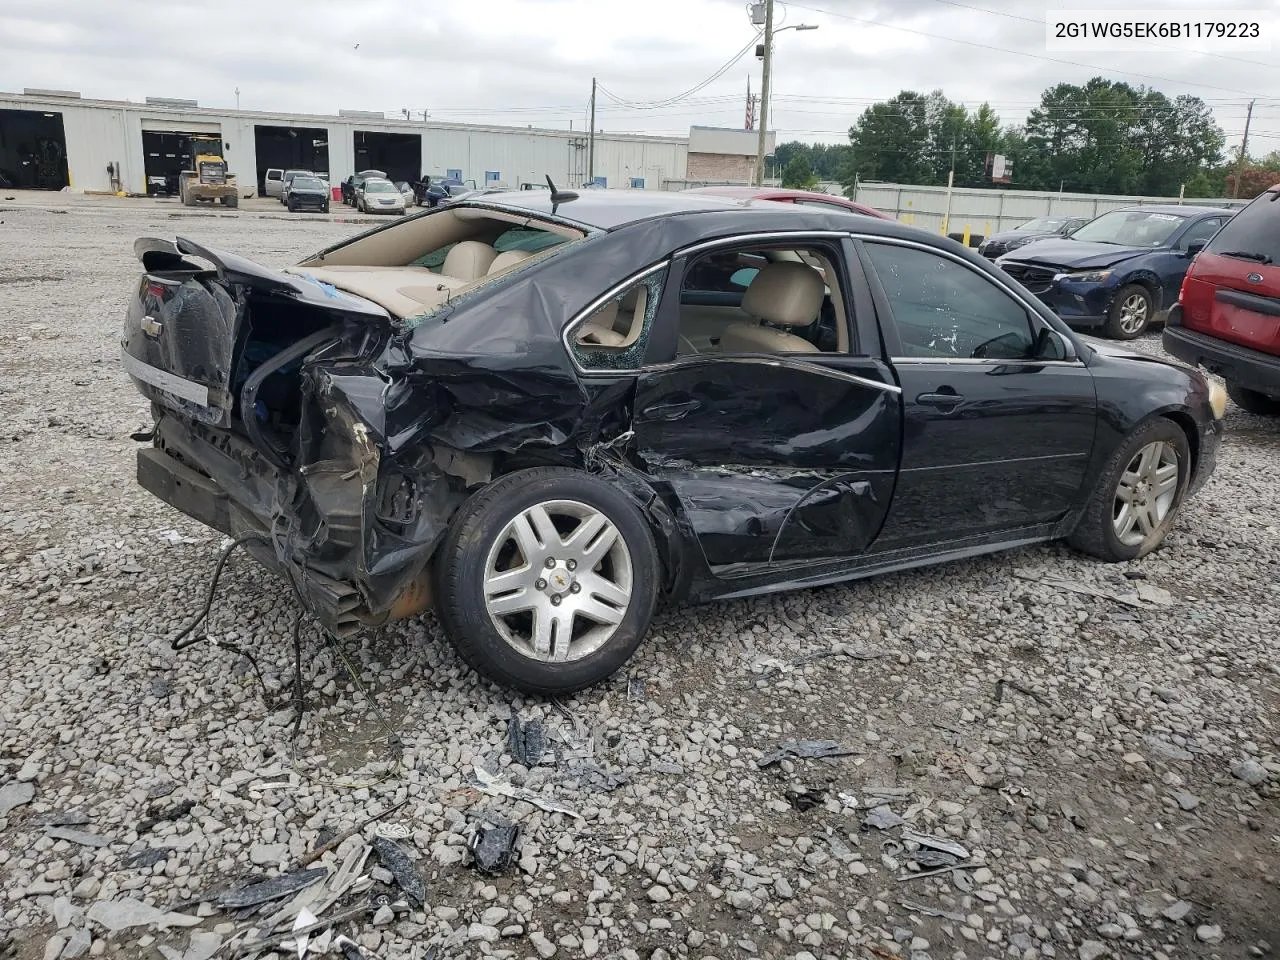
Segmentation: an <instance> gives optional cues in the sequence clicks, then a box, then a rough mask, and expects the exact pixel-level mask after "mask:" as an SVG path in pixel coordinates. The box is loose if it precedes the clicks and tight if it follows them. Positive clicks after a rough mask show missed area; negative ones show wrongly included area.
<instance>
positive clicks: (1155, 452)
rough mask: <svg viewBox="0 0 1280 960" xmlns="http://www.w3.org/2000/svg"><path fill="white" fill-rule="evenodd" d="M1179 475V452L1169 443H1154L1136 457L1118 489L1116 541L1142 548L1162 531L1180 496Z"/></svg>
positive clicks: (1114, 508) (1113, 519) (1114, 512)
mask: <svg viewBox="0 0 1280 960" xmlns="http://www.w3.org/2000/svg"><path fill="white" fill-rule="evenodd" d="M1179 475H1180V470H1179V461H1178V451H1177V449H1176V448H1175V447H1174V445H1173V444H1172V443H1169V442H1168V441H1167V440H1154V441H1152V442H1151V443H1148V444H1147V445H1146V446H1145V447H1143V448H1142V449H1141V450H1139V451H1138V452H1137V453H1135V454H1134V455H1133V459H1131V460H1130V461H1129V464H1128V466H1127V467H1125V470H1124V473H1122V474H1120V482H1119V484H1118V485H1117V486H1116V496H1115V503H1114V504H1113V506H1112V511H1111V524H1112V527H1113V528H1114V529H1115V532H1116V539H1118V540H1119V541H1120V542H1121V543H1123V544H1124V545H1125V546H1128V547H1140V546H1142V543H1143V541H1144V540H1146V539H1147V538H1148V537H1150V536H1151V535H1152V534H1154V533H1155V532H1156V531H1157V530H1159V529H1160V527H1161V525H1162V524H1163V523H1164V520H1165V518H1166V517H1167V516H1169V511H1170V510H1172V509H1173V505H1174V499H1175V498H1176V497H1177V495H1178V477H1179Z"/></svg>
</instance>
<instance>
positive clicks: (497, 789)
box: [472, 759, 584, 820]
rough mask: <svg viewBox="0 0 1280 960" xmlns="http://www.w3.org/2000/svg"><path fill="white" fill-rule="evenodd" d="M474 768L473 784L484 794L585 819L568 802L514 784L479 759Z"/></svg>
mask: <svg viewBox="0 0 1280 960" xmlns="http://www.w3.org/2000/svg"><path fill="white" fill-rule="evenodd" d="M473 769H474V770H475V779H474V781H473V783H472V786H474V787H475V789H477V790H479V791H480V792H481V793H483V794H487V795H488V796H491V797H510V798H511V799H512V800H523V801H524V802H525V803H531V804H533V805H534V806H535V807H537V808H538V809H539V810H545V811H547V813H562V814H565V815H566V816H570V817H574V818H575V819H578V820H582V819H584V818H583V816H582V814H580V813H578V811H576V810H574V809H573V808H572V807H571V806H569V805H568V804H567V803H563V802H561V801H559V800H549V799H547V798H546V797H543V796H539V795H538V794H536V793H534V792H533V791H532V790H527V789H525V788H524V787H515V786H512V785H511V784H510V783H509V782H507V781H506V780H504V779H503V778H502V777H499V776H498V775H497V774H493V773H490V772H489V771H488V770H486V769H485V768H484V764H483V763H482V762H481V761H480V760H478V759H477V760H476V761H475V762H474V764H473Z"/></svg>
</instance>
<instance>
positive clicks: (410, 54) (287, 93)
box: [0, 0, 1280, 149]
mask: <svg viewBox="0 0 1280 960" xmlns="http://www.w3.org/2000/svg"><path fill="white" fill-rule="evenodd" d="M1234 5H1235V6H1240V7H1244V6H1255V7H1257V8H1258V9H1260V10H1266V11H1269V12H1270V13H1271V14H1272V15H1273V16H1276V17H1277V18H1278V22H1280V0H1266V2H1265V3H1258V2H1257V0H1254V2H1252V3H1247V2H1246V0H1238V2H1237V3H1236V4H1234ZM605 6H606V5H604V4H601V3H599V2H598V0H486V2H485V3H484V4H483V5H481V4H475V3H450V4H444V3H435V4H405V3H403V2H402V0H362V2H361V3H359V4H352V3H350V0H312V2H310V3H308V4H307V5H306V6H305V7H292V6H289V5H286V4H270V3H261V2H254V3H250V2H248V0H220V2H219V3H218V4H216V5H210V4H208V3H207V2H204V0H200V2H197V0H171V2H169V3H166V4H165V5H164V7H163V10H159V9H158V8H157V7H156V6H155V4H154V2H153V0H114V2H112V3H110V4H101V3H97V2H95V0H60V2H58V3H55V4H47V5H42V6H41V5H35V4H33V5H31V6H29V7H26V8H24V9H22V10H21V11H20V12H19V11H18V10H16V9H14V6H13V4H9V5H6V10H5V12H0V89H6V90H13V91H20V90H21V89H22V88H23V87H54V88H59V89H74V90H79V91H81V92H82V93H83V94H84V95H85V96H87V97H101V98H104V99H130V100H141V99H143V98H144V97H146V96H169V97H185V98H191V99H196V100H199V102H200V103H201V105H203V106H219V107H231V106H234V105H235V102H236V96H235V91H236V89H237V88H239V90H240V104H241V106H242V107H244V108H245V109H254V110H278V111H285V112H299V113H317V114H333V113H336V112H337V111H338V110H339V109H340V108H341V109H365V110H386V111H392V112H394V111H399V110H401V109H410V110H413V111H415V112H416V111H420V110H423V109H426V110H428V111H429V112H430V115H431V117H432V118H434V119H440V120H453V121H470V122H490V123H510V124H513V125H521V126H523V125H525V124H533V125H535V126H550V127H556V128H560V129H566V128H567V127H568V126H569V124H570V122H572V123H573V125H574V126H575V127H576V128H579V129H580V128H581V127H582V126H583V125H584V123H585V117H586V111H587V100H588V97H589V95H590V91H591V79H592V77H596V78H598V80H599V83H600V84H601V92H600V94H599V97H598V101H597V122H598V124H599V126H601V127H602V128H603V129H605V130H609V131H631V132H652V133H664V134H683V133H685V132H687V130H688V127H689V126H690V124H693V123H701V124H711V125H724V126H740V125H741V124H742V123H743V119H744V108H745V94H746V87H747V83H748V81H750V83H751V85H752V89H753V90H754V91H755V92H756V93H759V88H760V65H759V62H758V61H757V60H756V59H755V57H754V56H753V54H752V52H751V51H750V50H748V52H747V54H746V55H745V56H744V57H743V58H742V59H741V60H740V61H739V62H738V63H736V64H734V65H733V66H732V67H730V68H729V69H728V70H726V71H725V72H724V74H723V76H721V77H720V78H719V79H717V80H715V81H714V82H712V83H710V84H708V85H707V86H706V87H705V88H704V89H701V90H698V91H697V92H696V93H695V94H692V95H691V96H690V97H689V98H687V99H685V100H682V101H680V102H678V103H674V104H670V105H665V106H656V105H655V102H660V101H663V100H666V99H669V98H671V97H674V96H675V95H676V94H679V93H681V92H682V91H685V90H688V89H690V88H692V87H694V86H696V85H697V84H699V83H700V82H702V81H703V80H705V79H706V78H708V77H709V76H710V75H711V74H712V73H714V72H715V71H716V70H717V69H719V68H720V67H721V66H722V65H724V64H725V63H726V61H728V60H729V59H730V58H731V57H732V56H733V55H734V54H735V53H736V52H737V51H739V50H741V49H742V48H743V47H744V46H746V45H748V44H749V43H750V41H751V39H752V36H753V35H754V28H753V27H752V26H751V24H750V22H749V20H748V17H747V15H746V11H745V4H744V3H743V2H742V0H650V2H649V3H647V4H646V5H644V6H643V7H630V6H625V7H624V5H620V4H619V5H617V7H616V8H615V7H614V5H612V4H610V5H608V8H609V13H607V14H606V13H602V10H603V9H605ZM1064 6H1075V7H1098V6H1101V4H1099V3H1097V2H1096V0H858V2H853V0H803V2H796V3H787V4H783V3H779V5H778V21H779V23H780V25H782V26H789V25H794V24H797V23H801V22H805V23H813V24H817V25H818V26H819V27H820V29H819V30H817V31H814V32H796V31H784V32H783V33H780V34H779V35H778V37H777V40H776V41H775V47H774V50H775V58H774V66H775V75H774V76H775V79H774V95H775V98H776V99H775V100H774V102H773V116H772V119H771V122H770V126H772V127H774V128H776V129H777V130H778V131H779V133H780V136H781V138H782V139H784V140H785V139H803V140H824V141H830V142H834V141H838V140H842V139H843V137H844V131H846V130H847V129H848V127H849V125H850V124H851V123H852V122H853V121H854V120H855V119H856V118H857V116H858V114H859V113H860V112H861V111H862V110H863V109H864V108H865V107H866V106H867V105H868V104H869V103H870V102H872V101H874V100H878V99H885V98H887V97H890V96H892V95H894V94H895V93H897V92H898V91H899V90H902V89H912V90H917V91H920V92H928V91H930V90H934V89H939V88H941V89H942V90H944V91H945V92H946V94H947V95H948V96H949V97H951V99H953V100H957V101H962V102H965V103H967V104H971V105H976V104H978V103H981V102H983V101H988V102H990V103H992V105H993V106H994V107H995V108H996V110H997V112H998V113H999V114H1000V115H1001V117H1002V119H1004V120H1006V121H1008V122H1016V121H1019V120H1021V119H1022V118H1023V117H1024V116H1025V114H1026V112H1027V110H1028V109H1030V108H1031V107H1032V106H1033V105H1034V104H1035V103H1036V102H1037V101H1038V100H1039V97H1040V93H1041V91H1042V90H1044V89H1045V88H1046V87H1049V86H1051V85H1053V84H1055V83H1059V82H1074V83H1079V82H1083V81H1084V80H1087V79H1089V78H1090V77H1091V76H1094V75H1102V76H1106V77H1109V78H1111V79H1115V80H1124V81H1127V82H1130V83H1133V84H1146V85H1148V86H1153V87H1155V88H1157V89H1160V90H1163V91H1164V92H1166V93H1168V94H1169V95H1171V96H1174V95H1177V94H1180V93H1192V94H1196V95H1199V96H1201V97H1203V98H1204V99H1205V100H1206V101H1208V102H1209V103H1210V105H1211V106H1213V108H1214V110H1215V113H1216V115H1217V117H1218V120H1219V123H1220V124H1221V125H1222V126H1223V127H1224V128H1225V129H1226V130H1227V133H1228V138H1229V139H1231V138H1232V137H1237V136H1238V134H1239V132H1240V130H1241V129H1242V127H1243V116H1244V109H1245V107H1244V105H1245V103H1246V102H1247V100H1248V99H1249V98H1250V96H1252V95H1255V94H1256V95H1257V96H1259V97H1261V98H1264V99H1263V100H1261V101H1260V103H1259V105H1258V108H1257V110H1256V111H1255V130H1256V131H1257V132H1256V133H1255V136H1257V137H1258V140H1257V142H1258V143H1259V145H1260V149H1270V148H1273V147H1280V134H1277V131H1280V99H1275V98H1267V95H1268V92H1269V91H1271V90H1272V89H1273V88H1274V86H1275V81H1276V79H1277V66H1276V61H1275V58H1274V56H1273V55H1271V54H1269V53H1265V52H1249V53H1241V54H1240V55H1239V56H1238V59H1230V58H1229V56H1228V57H1204V56H1196V55H1192V54H1188V53H1185V52H1180V51H1178V50H1171V49H1167V48H1165V49H1159V48H1154V47H1153V49H1152V52H1151V53H1133V54H1126V55H1125V56H1124V57H1123V59H1122V60H1119V61H1118V62H1117V58H1116V57H1115V56H1111V57H1108V56H1106V55H1101V54H1092V53H1089V54H1086V53H1071V54H1066V53H1050V52H1048V51H1046V50H1045V43H1044V26H1043V16H1044V12H1045V10H1046V9H1048V8H1050V7H1052V8H1058V7H1064ZM1161 6H1162V7H1164V8H1167V7H1169V6H1175V7H1182V8H1187V9H1191V8H1195V7H1200V8H1203V7H1205V6H1207V5H1206V4H1204V3H1203V0H1162V4H1161ZM974 7H978V8H983V9H981V10H976V9H973V8H974ZM865 21H873V22H872V23H868V22H865ZM357 45H358V46H357ZM1004 51H1017V52H1020V53H1022V54H1033V55H1034V56H1019V55H1018V54H1017V53H1015V52H1004ZM1053 57H1056V58H1057V59H1058V60H1066V61H1075V62H1076V63H1078V64H1080V65H1079V66H1076V65H1073V64H1070V63H1061V62H1054V61H1053V60H1052V59H1050V58H1053ZM1245 60H1255V61H1258V63H1259V64H1261V65H1255V64H1250V63H1246V62H1242V61H1245ZM1122 71H1131V72H1132V73H1126V72H1122ZM1133 73H1136V74H1147V75H1149V77H1150V78H1143V77H1141V76H1134V75H1133ZM1154 77H1160V78H1163V79H1151V78H1154ZM1215 87H1216V88H1219V89H1214V88H1215ZM619 101H622V102H619ZM1273 134H1274V136H1272V135H1273ZM1269 138H1270V139H1269ZM1268 144H1270V146H1268Z"/></svg>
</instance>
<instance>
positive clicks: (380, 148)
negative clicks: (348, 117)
mask: <svg viewBox="0 0 1280 960" xmlns="http://www.w3.org/2000/svg"><path fill="white" fill-rule="evenodd" d="M354 139H355V148H356V172H359V171H361V170H385V171H386V174H387V176H388V178H390V179H391V180H392V181H393V182H394V181H396V180H405V181H407V182H409V183H412V182H413V181H415V180H418V179H419V178H421V176H422V135H421V134H418V133H371V132H366V131H364V130H357V131H356V132H355V138H354Z"/></svg>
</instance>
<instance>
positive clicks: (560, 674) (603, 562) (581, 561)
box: [436, 467, 661, 695]
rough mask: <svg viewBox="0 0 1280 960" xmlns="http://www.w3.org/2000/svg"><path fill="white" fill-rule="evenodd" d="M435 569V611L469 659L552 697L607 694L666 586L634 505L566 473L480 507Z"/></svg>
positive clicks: (498, 491) (460, 522)
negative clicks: (597, 687)
mask: <svg viewBox="0 0 1280 960" xmlns="http://www.w3.org/2000/svg"><path fill="white" fill-rule="evenodd" d="M436 563H437V577H438V584H437V596H438V597H439V598H440V600H439V603H438V607H437V609H438V611H439V614H440V618H441V621H442V623H443V625H444V628H445V633H446V634H447V635H448V637H449V640H450V642H451V643H452V644H453V645H454V647H455V648H456V649H457V650H458V652H459V654H460V655H461V656H462V658H463V659H464V660H466V661H467V663H468V664H470V665H471V666H472V667H474V668H475V669H477V670H479V671H480V672H481V673H483V674H485V675H486V676H488V677H490V678H491V679H493V680H495V681H497V682H498V683H501V684H504V685H506V686H510V687H514V688H516V689H518V690H521V691H523V692H525V693H533V694H547V695H556V694H564V693H571V692H573V691H575V690H580V689H582V688H584V687H588V686H591V685H592V684H595V683H598V682H600V681H601V680H604V679H605V678H606V677H608V676H610V675H611V674H613V673H614V672H616V671H617V670H618V669H619V668H620V667H621V666H622V665H623V664H624V663H626V662H627V660H628V659H630V657H631V655H632V653H633V652H634V651H635V649H636V647H638V646H639V645H640V641H641V640H642V639H643V638H644V634H645V631H646V630H647V629H648V626H649V619H650V617H651V616H652V615H653V609H654V604H655V603H656V601H657V593H658V583H659V578H660V575H661V570H660V565H659V562H658V555H657V550H656V548H655V547H654V543H653V536H652V534H651V533H650V530H649V526H648V524H647V523H646V521H645V519H644V517H643V515H642V514H641V513H640V511H639V509H638V508H637V507H636V506H635V504H634V503H632V501H631V500H630V499H629V498H628V497H627V496H626V495H625V494H623V493H622V492H621V491H620V490H618V489H617V488H615V487H614V486H613V485H612V484H610V483H607V482H606V481H604V480H601V479H599V478H597V477H594V476H591V475H590V474H586V473H582V472H580V471H577V470H568V469H563V468H559V467H546V468H538V469H533V470H523V471H520V472H518V473H514V474H510V475H508V476H506V477H503V478H502V479H500V480H498V481H496V482H495V483H493V484H490V485H489V486H488V487H486V488H485V489H483V490H482V491H480V493H478V494H476V495H475V496H474V497H472V498H471V500H469V501H468V502H467V503H466V504H464V505H463V506H462V508H461V509H460V510H459V511H458V514H457V516H455V518H454V520H453V522H452V524H451V525H450V528H449V533H448V535H447V536H446V538H445V542H444V544H443V545H442V547H441V550H440V553H439V555H438V556H437V559H436Z"/></svg>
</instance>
